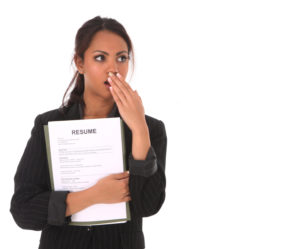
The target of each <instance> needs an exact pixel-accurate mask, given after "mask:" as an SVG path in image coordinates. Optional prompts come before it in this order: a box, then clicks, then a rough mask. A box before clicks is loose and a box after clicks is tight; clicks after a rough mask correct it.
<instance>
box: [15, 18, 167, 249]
mask: <svg viewBox="0 0 300 249" xmlns="http://www.w3.org/2000/svg"><path fill="white" fill-rule="evenodd" d="M131 57H133V51H132V44H131V41H130V38H129V36H128V34H127V33H126V30H125V29H124V27H123V26H122V25H121V24H120V23H118V22H117V21H116V20H114V19H109V18H101V17H99V16H97V17H95V18H93V19H91V20H89V21H87V22H86V23H84V24H83V26H82V27H81V28H80V29H79V30H78V32H77V35H76V41H75V53H74V58H73V60H74V62H75V64H76V67H77V71H76V72H75V75H74V77H73V79H72V81H71V83H70V85H69V87H68V89H67V91H66V93H65V95H64V98H63V103H62V105H61V106H60V108H58V109H55V110H51V111H48V112H45V113H43V114H40V115H38V116H37V117H36V119H35V122H34V127H33V129H32V131H31V137H30V139H29V141H28V143H27V145H26V148H25V151H24V154H23V156H22V158H21V160H20V163H19V166H18V169H17V172H16V175H15V192H14V195H13V197H12V201H11V213H12V215H13V217H14V219H15V221H16V223H17V224H18V225H19V226H20V227H21V228H23V229H31V230H42V233H41V239H40V246H39V248H55V249H59V248H64V249H66V248H72V249H76V248H80V249H84V248H105V249H121V248H122V249H127V248H128V249H135V248H137V249H140V248H145V242H144V235H143V231H142V218H143V217H147V216H150V215H153V214H155V213H157V212H158V211H159V209H160V208H161V206H162V204H163V202H164V199H165V187H166V178H165V173H164V171H165V159H166V147H167V137H166V131H165V126H164V123H163V122H162V121H160V120H157V119H155V118H153V117H150V116H148V115H145V114H144V108H143V104H142V100H141V98H140V97H139V95H138V93H137V91H133V90H132V89H131V87H130V85H129V84H128V83H127V82H126V81H125V78H126V75H127V72H128V66H129V60H130V59H131ZM132 59H133V58H132ZM74 83H75V86H74V87H73V90H72V91H71V93H70V95H69V98H68V100H67V101H65V97H66V95H67V92H68V90H69V89H70V88H71V86H73V84H74ZM106 117H120V118H121V119H122V120H123V121H124V122H125V124H124V133H125V144H126V167H127V171H129V174H128V172H124V173H119V174H112V175H109V176H107V177H105V178H102V179H101V180H99V181H98V182H97V183H96V184H95V185H94V186H92V187H90V188H89V189H86V190H83V191H79V192H72V193H70V192H68V191H51V184H50V177H49V171H48V163H47V156H46V149H45V139H44V132H43V125H46V124H48V121H55V120H74V119H89V118H106ZM125 201H126V202H129V205H130V212H131V220H130V221H128V222H126V223H119V224H110V225H99V226H89V227H86V226H71V225H68V223H69V222H70V217H71V215H72V214H75V213H76V212H78V211H80V210H82V209H84V208H86V207H88V206H90V205H93V204H96V203H118V202H125Z"/></svg>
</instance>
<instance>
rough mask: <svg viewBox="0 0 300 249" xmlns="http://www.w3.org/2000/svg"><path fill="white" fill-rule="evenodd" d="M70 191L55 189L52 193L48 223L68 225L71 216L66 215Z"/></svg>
mask: <svg viewBox="0 0 300 249" xmlns="http://www.w3.org/2000/svg"><path fill="white" fill-rule="evenodd" d="M68 193H69V191H54V192H51V194H50V200H49V206H48V224H50V225H54V226H62V225H66V224H68V223H69V222H70V219H71V216H69V217H66V208H67V206H66V198H67V194H68Z"/></svg>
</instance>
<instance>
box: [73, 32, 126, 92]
mask: <svg viewBox="0 0 300 249" xmlns="http://www.w3.org/2000/svg"><path fill="white" fill-rule="evenodd" d="M128 59H129V54H128V47H127V44H126V42H125V40H124V39H123V38H122V37H121V36H119V35H117V34H115V33H112V32H110V31H107V30H101V31H99V32H97V33H96V34H95V35H94V37H93V39H92V41H91V44H90V46H89V48H88V49H87V50H86V51H85V53H84V60H83V61H82V60H81V59H79V60H77V61H76V65H77V68H78V70H79V72H81V73H83V74H84V91H85V94H88V95H89V96H90V95H96V96H99V97H102V98H112V95H111V93H110V90H109V88H108V87H107V86H106V85H105V84H104V82H105V81H107V78H108V73H109V72H113V73H114V72H119V73H120V74H121V75H122V76H123V77H124V78H126V75H127V72H128Z"/></svg>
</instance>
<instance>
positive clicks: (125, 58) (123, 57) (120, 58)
mask: <svg viewBox="0 0 300 249" xmlns="http://www.w3.org/2000/svg"><path fill="white" fill-rule="evenodd" d="M127 59H128V57H127V56H125V55H123V56H120V57H119V58H118V61H120V62H125V61H126V60H127Z"/></svg>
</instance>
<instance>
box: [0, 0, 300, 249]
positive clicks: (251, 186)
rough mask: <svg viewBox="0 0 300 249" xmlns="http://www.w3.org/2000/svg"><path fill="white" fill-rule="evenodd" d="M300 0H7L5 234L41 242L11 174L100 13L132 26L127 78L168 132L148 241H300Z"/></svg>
mask: <svg viewBox="0 0 300 249" xmlns="http://www.w3.org/2000/svg"><path fill="white" fill-rule="evenodd" d="M298 3H299V2H298V1H289V0H285V1H276V0H272V1H266V0H259V1H257V0H251V1H250V0H249V1H238V0H236V1H221V0H219V1H217V0H209V1H189V0H185V1H147V2H146V1H99V0H98V1H29V0H27V1H7V2H6V3H3V2H1V5H0V30H1V39H0V45H1V46H0V49H1V60H0V70H1V77H0V84H1V139H0V146H1V148H0V151H1V157H0V160H1V164H0V165H1V172H2V174H1V176H2V177H1V205H0V220H1V230H2V231H1V234H2V236H1V244H2V245H5V244H6V245H10V246H9V247H10V248H20V247H22V248H23V249H26V248H28V249H29V248H30V249H32V248H37V247H38V243H39V236H40V233H39V232H35V231H26V230H22V229H20V228H19V227H17V225H16V224H15V222H14V221H13V219H12V216H11V214H10V213H9V208H10V199H11V196H12V194H13V177H14V174H15V171H16V168H17V165H18V162H19V160H20V158H21V156H22V154H23V151H24V149H25V146H26V143H27V140H28V139H29V136H30V132H31V129H32V127H33V121H34V118H35V117H36V116H37V115H38V114H39V113H43V112H45V111H48V110H52V109H55V108H58V107H59V105H60V104H61V100H62V96H63V94H64V92H65V89H66V88H67V86H68V84H69V82H70V80H71V77H72V75H73V71H72V70H73V69H72V67H71V66H70V63H71V57H72V54H73V49H74V39H75V34H76V32H77V30H78V29H79V27H80V26H81V25H82V24H83V23H84V22H85V21H87V20H89V19H91V18H93V17H95V16H96V15H101V16H102V17H112V18H115V19H117V20H118V21H119V22H121V23H122V24H123V25H124V26H125V27H126V29H127V31H128V33H129V35H130V36H131V39H132V41H133V43H134V48H135V54H136V68H135V74H134V76H133V78H132V80H131V82H130V84H132V86H133V88H135V89H137V90H138V91H139V94H140V96H141V97H142V100H143V103H144V107H145V111H146V114H148V115H150V116H153V117H156V118H157V119H160V120H162V121H163V122H164V123H165V125H166V130H167V135H168V151H167V165H166V175H167V190H166V193H167V197H166V201H165V203H164V205H163V207H162V209H161V210H160V212H159V213H158V214H156V215H155V216H152V217H149V218H145V219H144V233H145V239H146V248H148V249H160V248H201V249H202V248H203V249H214V248H217V249H220V248H230V249H234V248H243V249H245V248H251V249H252V248H256V249H258V248H263V249H266V248H272V249H274V248H289V249H292V248H299V247H300V239H299V233H300V201H299V197H300V191H299V189H300V188H299V187H300V182H299V173H300V170H299V166H300V164H299V161H300V160H299V149H300V132H299V131H300V118H299V106H300V105H299V104H300V103H299V102H300V100H299V99H300V98H299V96H300V91H299V90H300V87H299V83H300V81H299V66H300V45H299V44H300V35H299V30H300V29H299V28H300V15H299V13H300V8H299V6H298Z"/></svg>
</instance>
